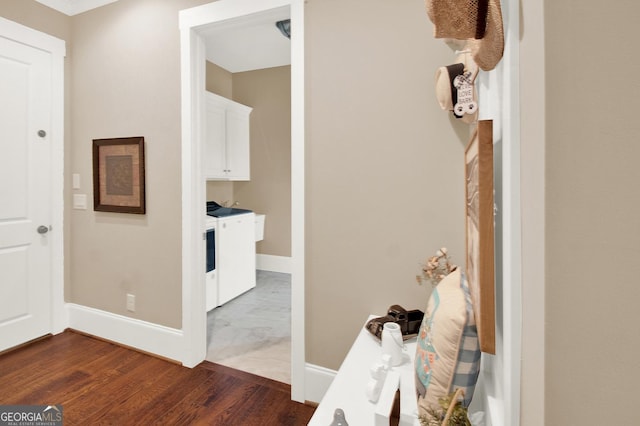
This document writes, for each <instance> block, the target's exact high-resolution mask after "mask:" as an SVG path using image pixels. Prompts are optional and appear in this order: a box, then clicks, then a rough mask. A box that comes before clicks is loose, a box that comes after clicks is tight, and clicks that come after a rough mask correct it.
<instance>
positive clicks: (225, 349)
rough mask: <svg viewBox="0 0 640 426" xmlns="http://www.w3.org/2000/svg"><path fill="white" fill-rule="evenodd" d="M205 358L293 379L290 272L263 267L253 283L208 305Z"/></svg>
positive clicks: (289, 382)
mask: <svg viewBox="0 0 640 426" xmlns="http://www.w3.org/2000/svg"><path fill="white" fill-rule="evenodd" d="M206 359H207V361H211V362H215V363H217V364H222V365H225V366H227V367H231V368H235V369H237V370H242V371H247V372H249V373H253V374H257V375H259V376H263V377H268V378H270V379H273V380H277V381H279V382H283V383H288V384H291V275H289V274H282V273H278V272H270V271H260V270H259V271H257V283H256V287H255V288H254V289H252V290H250V291H248V292H247V293H245V294H243V295H241V296H238V297H237V298H235V299H233V300H231V301H229V302H227V303H225V304H224V305H223V306H220V307H218V308H216V309H213V310H211V311H209V312H208V314H207V358H206Z"/></svg>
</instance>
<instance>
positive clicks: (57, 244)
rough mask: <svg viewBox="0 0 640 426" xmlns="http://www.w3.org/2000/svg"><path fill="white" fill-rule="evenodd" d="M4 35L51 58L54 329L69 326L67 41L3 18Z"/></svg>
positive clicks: (0, 21)
mask: <svg viewBox="0 0 640 426" xmlns="http://www.w3.org/2000/svg"><path fill="white" fill-rule="evenodd" d="M0 36H1V37H4V38H7V39H10V40H14V41H16V42H18V43H22V44H25V45H27V46H31V47H34V48H36V49H39V50H42V51H45V52H47V53H49V54H50V57H51V84H52V87H51V126H50V128H49V134H48V139H49V141H50V143H51V176H50V181H51V231H50V233H49V241H50V243H51V271H50V274H51V320H50V323H49V324H50V328H49V330H50V332H51V333H52V334H57V333H60V332H62V331H63V330H64V329H65V328H66V327H67V316H66V313H65V309H64V227H63V217H64V195H63V193H64V192H63V191H64V57H65V55H66V48H65V42H64V40H60V39H58V38H56V37H53V36H50V35H48V34H45V33H43V32H40V31H36V30H34V29H31V28H29V27H25V26H24V25H21V24H18V23H16V22H13V21H10V20H8V19H5V18H1V17H0Z"/></svg>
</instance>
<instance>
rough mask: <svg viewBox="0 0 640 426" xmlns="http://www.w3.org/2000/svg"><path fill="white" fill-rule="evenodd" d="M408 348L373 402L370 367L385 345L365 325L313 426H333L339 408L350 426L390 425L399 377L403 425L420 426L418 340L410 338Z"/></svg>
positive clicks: (313, 420)
mask: <svg viewBox="0 0 640 426" xmlns="http://www.w3.org/2000/svg"><path fill="white" fill-rule="evenodd" d="M374 317H375V315H371V316H369V318H368V319H371V318H374ZM404 347H405V348H404V354H405V358H406V359H405V362H403V363H402V364H401V365H399V366H397V367H392V368H391V370H390V371H389V374H387V379H386V381H385V387H384V388H383V390H382V393H381V395H380V399H379V400H378V403H377V404H376V403H373V402H370V401H369V400H368V399H367V383H368V382H369V380H370V379H371V373H370V368H371V367H372V366H373V365H374V364H376V363H377V362H380V361H381V358H382V347H381V345H380V341H379V340H378V339H376V338H375V337H374V336H372V335H371V333H369V332H368V331H367V330H366V329H365V328H364V327H362V329H361V330H360V333H359V334H358V337H357V338H356V340H355V342H354V343H353V346H351V349H350V350H349V353H348V354H347V356H346V358H345V359H344V361H343V362H342V365H341V366H340V369H339V370H338V373H337V374H336V377H335V378H334V379H333V382H332V383H331V386H329V389H328V390H327V393H326V394H325V395H324V397H323V398H322V401H321V402H320V405H319V406H318V408H317V409H316V411H315V413H314V414H313V417H312V418H311V420H310V422H309V425H310V426H329V425H330V424H331V422H332V421H333V413H334V411H335V409H336V408H341V409H342V410H343V411H344V413H345V418H346V420H347V422H348V423H349V426H373V425H375V426H378V425H388V424H389V420H388V416H389V413H390V412H391V408H392V405H393V400H394V397H395V393H396V389H397V387H395V386H394V385H395V383H397V380H398V378H399V384H400V425H401V426H419V425H420V422H419V421H418V417H417V412H418V409H417V399H416V388H415V381H414V380H415V374H414V370H413V359H414V356H415V352H416V339H415V338H413V339H410V340H408V341H406V342H405V344H404ZM376 413H377V414H376Z"/></svg>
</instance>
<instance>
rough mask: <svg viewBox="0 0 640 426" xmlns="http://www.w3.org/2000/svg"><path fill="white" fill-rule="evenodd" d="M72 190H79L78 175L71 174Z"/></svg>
mask: <svg viewBox="0 0 640 426" xmlns="http://www.w3.org/2000/svg"><path fill="white" fill-rule="evenodd" d="M72 177H73V189H80V173H74V174H73V176H72Z"/></svg>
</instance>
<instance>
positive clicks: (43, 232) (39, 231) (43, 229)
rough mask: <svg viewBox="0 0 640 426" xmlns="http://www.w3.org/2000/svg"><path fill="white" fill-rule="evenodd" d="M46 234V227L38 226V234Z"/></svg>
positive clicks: (47, 230) (47, 229)
mask: <svg viewBox="0 0 640 426" xmlns="http://www.w3.org/2000/svg"><path fill="white" fill-rule="evenodd" d="M47 232H49V227H48V226H44V225H40V226H38V234H46V233H47Z"/></svg>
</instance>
